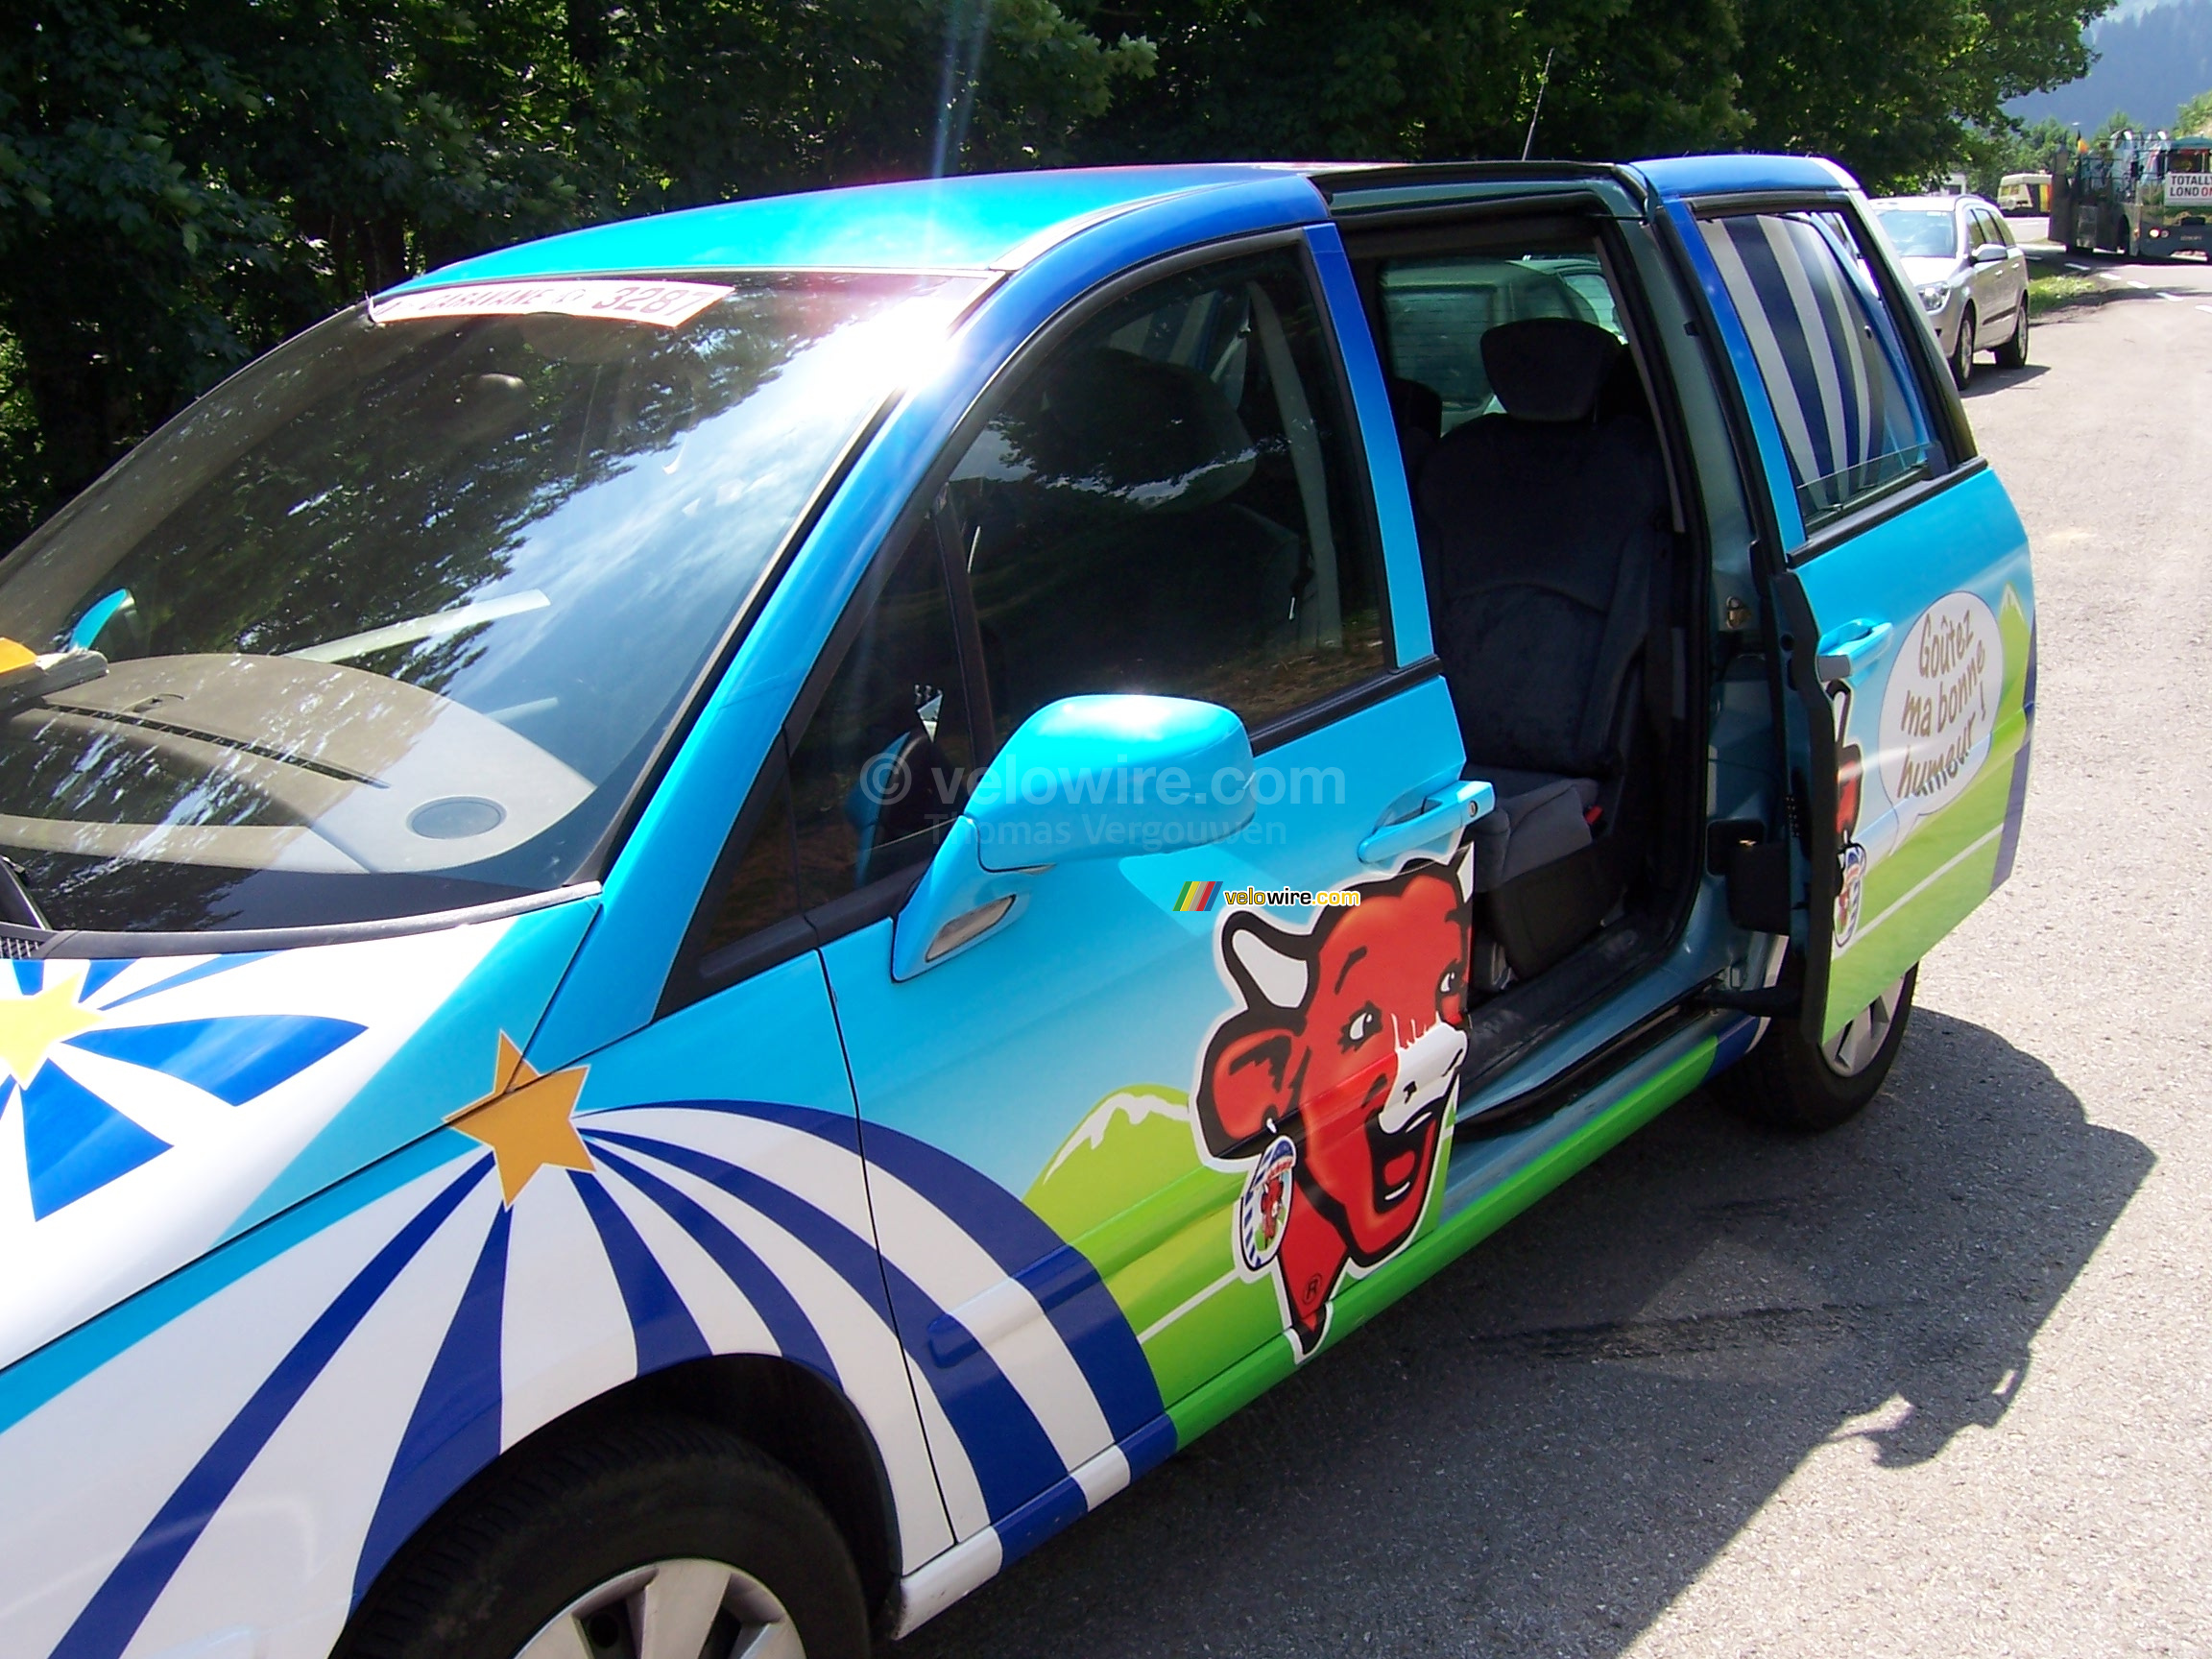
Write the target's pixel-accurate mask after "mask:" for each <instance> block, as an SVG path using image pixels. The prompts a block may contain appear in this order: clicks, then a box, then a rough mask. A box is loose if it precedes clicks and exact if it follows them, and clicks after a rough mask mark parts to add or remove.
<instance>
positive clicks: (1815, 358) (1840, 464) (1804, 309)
mask: <svg viewBox="0 0 2212 1659" xmlns="http://www.w3.org/2000/svg"><path fill="white" fill-rule="evenodd" d="M1759 224H1760V228H1761V229H1762V230H1764V231H1765V232H1766V235H1767V246H1768V247H1770V248H1772V249H1773V250H1774V260H1775V263H1776V264H1777V265H1778V266H1780V267H1781V271H1782V285H1783V287H1784V288H1785V289H1787V290H1788V291H1789V295H1790V308H1791V311H1792V312H1794V313H1795V315H1796V320H1797V334H1798V338H1799V339H1800V340H1801V341H1802V343H1803V345H1804V348H1805V355H1806V357H1807V358H1809V359H1810V360H1811V362H1812V365H1813V380H1814V384H1815V385H1816V386H1818V387H1819V389H1820V418H1821V420H1822V421H1823V422H1824V423H1825V424H1826V425H1827V428H1828V467H1827V470H1828V472H1831V473H1834V472H1840V471H1842V470H1843V469H1844V468H1846V467H1848V466H1849V465H1850V464H1851V446H1850V445H1849V443H1848V442H1846V434H1845V431H1844V425H1843V393H1842V388H1841V387H1840V386H1839V385H1838V383H1837V380H1836V347H1835V342H1834V341H1833V339H1832V338H1831V337H1830V335H1829V332H1828V324H1827V321H1826V319H1824V318H1823V317H1822V316H1821V315H1820V301H1818V300H1816V299H1815V298H1814V294H1813V280H1812V277H1811V276H1809V275H1808V274H1807V272H1806V270H1805V260H1804V255H1803V252H1802V251H1801V250H1800V248H1799V247H1798V243H1797V237H1796V235H1795V234H1794V231H1795V229H1796V227H1795V225H1794V223H1793V222H1792V221H1791V220H1787V219H1773V218H1768V217H1767V216H1765V215H1762V216H1761V218H1760V221H1759ZM1815 465H1817V463H1815Z"/></svg>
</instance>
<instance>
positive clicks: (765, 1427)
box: [336, 1354, 901, 1653]
mask: <svg viewBox="0 0 2212 1659" xmlns="http://www.w3.org/2000/svg"><path fill="white" fill-rule="evenodd" d="M639 1417H646V1418H650V1417H662V1418H666V1417H675V1418H684V1419H688V1420H691V1421H696V1422H704V1423H710V1424H713V1425H715V1426H716V1427H718V1428H722V1429H725V1430H728V1431H731V1432H733V1433H735V1434H737V1435H739V1436H741V1437H742V1438H744V1439H746V1440H747V1441H749V1442H751V1443H752V1444H753V1445H755V1446H757V1447H758V1448H759V1450H760V1451H762V1452H763V1453H765V1454H766V1455H768V1456H770V1457H773V1458H774V1459H776V1460H777V1461H778V1462H779V1463H781V1464H782V1465H783V1466H784V1467H785V1468H786V1469H788V1470H789V1471H790V1472H791V1473H792V1474H793V1475H794V1476H796V1477H797V1478H798V1479H799V1480H800V1481H801V1483H802V1484H804V1485H805V1487H806V1488H807V1489H808V1490H809V1491H810V1492H811V1493H812V1494H813V1495H814V1497H815V1499H816V1501H817V1502H819V1503H821V1505H822V1507H823V1508H824V1509H825V1510H827V1511H828V1512H829V1519H830V1520H831V1522H832V1523H834V1524H835V1526H836V1527H837V1530H838V1532H839V1533H840V1534H841V1535H842V1536H843V1538H844V1540H845V1545H846V1548H847V1550H848V1551H851V1553H852V1556H853V1562H854V1567H855V1568H856V1569H857V1571H858V1573H859V1575H860V1584H861V1589H862V1591H863V1593H864V1595H865V1596H866V1598H867V1604H868V1607H869V1609H870V1612H871V1614H872V1616H874V1617H875V1618H876V1619H877V1621H878V1623H880V1622H881V1621H883V1620H885V1619H887V1618H889V1617H890V1616H891V1615H892V1614H893V1612H895V1610H896V1606H897V1600H898V1596H897V1592H898V1587H899V1563H900V1560H901V1556H900V1529H899V1516H898V1511H897V1506H896V1503H894V1500H893V1497H892V1490H891V1482H890V1479H889V1476H888V1474H887V1473H886V1471H885V1469H884V1464H883V1458H882V1455H881V1453H880V1451H879V1450H878V1447H877V1444H876V1439H875V1436H874V1435H873V1434H871V1433H870V1432H869V1431H868V1428H867V1425H866V1424H865V1423H864V1422H863V1421H862V1419H861V1417H860V1414H859V1412H858V1411H857V1410H856V1409H855V1408H854V1405H853V1403H852V1402H851V1401H850V1400H848V1399H847V1398H846V1397H845V1395H844V1394H843V1393H842V1392H841V1391H840V1390H839V1389H838V1388H837V1387H836V1386H835V1385H834V1384H832V1383H829V1381H828V1380H827V1379H826V1378H823V1377H821V1376H818V1375H817V1374H816V1373H815V1372H813V1371H811V1370H809V1369H807V1368H806V1367H805V1366H804V1365H801V1364H799V1363H797V1362H796V1361H794V1360H790V1359H786V1358H781V1356H776V1355H767V1354H720V1355H709V1356H706V1357H704V1358H696V1359H689V1360H685V1361H682V1362H680V1363H678V1364H675V1365H670V1366H666V1367H663V1368H661V1369H660V1370H657V1371H653V1372H649V1373H647V1374H646V1375H644V1376H642V1377H637V1378H635V1379H633V1380H631V1381H630V1382H628V1383H622V1384H620V1385H618V1386H616V1387H613V1388H611V1389H608V1390H607V1391H606V1392H604V1393H602V1394H598V1395H595V1396H593V1397H592V1398H590V1399H589V1400H587V1401H584V1402H583V1403H582V1404H580V1405H578V1406H575V1407H571V1408H570V1409H569V1410H567V1411H565V1412H564V1413H563V1414H562V1415H560V1416H558V1417H555V1418H553V1419H552V1420H550V1421H549V1422H546V1423H544V1424H542V1425H541V1426H540V1427H539V1428H537V1429H535V1430H533V1431H531V1432H530V1433H529V1434H527V1435H525V1436H523V1438H522V1439H520V1440H518V1441H517V1442H516V1443H515V1444H514V1445H513V1446H510V1447H508V1448H507V1449H506V1450H505V1451H503V1452H501V1453H500V1454H499V1455H497V1456H495V1457H493V1458H492V1459H491V1460H490V1461H488V1462H486V1463H484V1464H483V1465H482V1466H480V1467H479V1468H477V1469H475V1470H474V1471H473V1472H472V1473H470V1474H469V1477H468V1479H465V1480H462V1481H461V1482H459V1483H458V1484H457V1485H455V1486H454V1488H453V1489H452V1490H451V1491H450V1492H449V1493H447V1494H446V1495H445V1498H444V1499H443V1501H442V1502H440V1503H438V1504H437V1506H436V1507H434V1508H432V1509H431V1510H430V1511H429V1512H428V1513H427V1514H426V1515H424V1516H423V1517H422V1519H421V1521H420V1522H419V1523H418V1524H417V1525H416V1526H415V1527H413V1528H412V1529H411V1530H410V1531H409V1532H408V1533H407V1534H406V1535H405V1536H404V1537H402V1538H399V1539H397V1540H395V1541H394V1542H393V1544H392V1545H391V1547H390V1549H389V1551H388V1552H387V1553H386V1554H385V1556H384V1558H383V1559H382V1560H380V1561H377V1562H375V1563H374V1564H373V1571H371V1572H370V1573H368V1574H366V1575H363V1576H362V1578H361V1579H360V1580H359V1592H358V1594H357V1595H356V1596H355V1598H354V1602H353V1606H352V1608H351V1609H350V1610H349V1618H348V1622H347V1623H348V1627H349V1629H350V1628H351V1627H352V1625H353V1623H355V1622H356V1621H357V1620H358V1618H359V1616H360V1613H361V1610H362V1608H363V1607H365V1606H367V1605H368V1604H369V1603H370V1601H371V1599H373V1597H374V1595H375V1592H376V1588H377V1586H378V1584H379V1583H381V1582H383V1581H384V1580H385V1579H387V1578H388V1577H389V1576H391V1575H393V1574H394V1573H395V1572H396V1571H397V1570H399V1569H401V1568H403V1567H404V1565H405V1563H406V1561H407V1559H408V1557H409V1555H410V1554H411V1552H412V1550H413V1548H414V1546H415V1545H416V1544H417V1543H419V1542H420V1541H421V1540H422V1539H423V1538H425V1537H427V1536H429V1535H431V1534H432V1533H434V1532H435V1531H436V1530H437V1528H438V1527H439V1525H440V1523H441V1522H442V1521H443V1520H444V1519H445V1517H447V1516H448V1515H450V1514H452V1513H453V1512H454V1511H455V1510H456V1509H458V1508H460V1507H461V1506H463V1505H465V1504H466V1503H469V1501H470V1499H471V1497H472V1496H473V1495H474V1494H475V1493H476V1492H477V1491H478V1490H479V1489H480V1488H481V1487H482V1486H483V1484H484V1483H485V1482H487V1481H490V1480H493V1479H498V1478H499V1476H500V1475H501V1474H502V1473H503V1472H504V1471H506V1470H508V1469H510V1468H512V1467H513V1466H514V1465H515V1464H516V1463H517V1461H519V1460H522V1459H527V1458H533V1457H536V1456H539V1455H543V1454H544V1453H545V1452H546V1451H547V1450H548V1449H551V1448H554V1447H557V1446H559V1445H561V1444H563V1443H565V1442H567V1441H570V1440H572V1439H574V1438H578V1437H584V1438H589V1437H591V1436H594V1435H596V1434H600V1433H604V1432H605V1431H606V1430H607V1429H608V1428H609V1427H610V1426H611V1425H612V1424H613V1423H615V1422H619V1421H627V1420H630V1419H633V1418H639ZM364 1565H368V1564H367V1563H364ZM336 1650H337V1651H338V1652H340V1653H343V1652H345V1651H346V1650H347V1646H346V1641H345V1639H344V1637H343V1636H342V1637H341V1638H340V1640H339V1642H338V1644H337V1648H336Z"/></svg>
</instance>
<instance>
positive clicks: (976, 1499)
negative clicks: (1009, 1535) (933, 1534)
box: [901, 1354, 998, 1538]
mask: <svg viewBox="0 0 2212 1659" xmlns="http://www.w3.org/2000/svg"><path fill="white" fill-rule="evenodd" d="M901 1357H902V1358H903V1359H904V1361H905V1365H906V1384H907V1386H908V1387H909V1388H911V1389H912V1390H913V1394H914V1406H915V1409H916V1410H917V1411H919V1412H920V1413H921V1417H922V1429H923V1433H924V1434H925V1436H926V1438H927V1440H928V1442H929V1444H930V1445H931V1446H932V1447H934V1448H935V1449H936V1451H937V1484H938V1486H939V1488H940V1489H941V1490H942V1491H943V1493H944V1495H945V1512H946V1514H947V1515H948V1516H950V1519H951V1522H952V1532H953V1535H954V1536H955V1537H958V1538H972V1537H974V1535H975V1534H976V1533H977V1532H978V1531H988V1530H989V1529H990V1526H991V1505H990V1504H989V1503H986V1502H985V1501H984V1498H983V1483H982V1482H981V1481H980V1480H978V1479H976V1478H975V1466H974V1464H973V1463H971V1462H970V1461H969V1460H968V1449H967V1448H966V1447H965V1446H963V1445H961V1443H960V1434H959V1431H957V1430H956V1429H954V1428H953V1427H952V1419H951V1418H950V1417H948V1416H946V1415H945V1407H944V1406H943V1405H942V1404H940V1403H939V1401H938V1399H937V1391H936V1390H935V1389H934V1388H932V1387H930V1386H929V1379H928V1378H926V1377H925V1376H923V1375H922V1367H921V1364H920V1362H919V1361H917V1360H916V1359H915V1358H914V1357H913V1356H912V1355H910V1354H902V1356H901ZM992 1536H993V1537H997V1536H998V1534H997V1533H993V1534H992Z"/></svg>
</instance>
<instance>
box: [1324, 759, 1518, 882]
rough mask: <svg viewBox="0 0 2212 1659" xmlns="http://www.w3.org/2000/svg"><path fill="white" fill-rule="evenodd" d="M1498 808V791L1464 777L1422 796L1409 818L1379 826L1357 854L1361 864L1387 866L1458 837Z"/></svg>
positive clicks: (1476, 780) (1361, 843) (1473, 779)
mask: <svg viewBox="0 0 2212 1659" xmlns="http://www.w3.org/2000/svg"><path fill="white" fill-rule="evenodd" d="M1495 805H1498V791H1497V790H1496V789H1495V788H1493V787H1492V786H1491V785H1490V784H1488V783H1485V782H1483V781H1480V780H1479V779H1475V778H1462V779H1459V780H1458V781H1455V782H1454V783H1453V784H1451V785H1450V786H1449V787H1447V788H1443V789H1439V790H1437V791H1435V792H1434V793H1433V794H1431V795H1428V796H1425V797H1423V799H1422V802H1421V809H1420V810H1419V811H1418V812H1416V813H1414V814H1413V815H1412V816H1411V817H1410V818H1401V819H1399V820H1397V821H1396V822H1395V823H1390V824H1379V825H1377V826H1376V827H1375V831H1374V833H1373V834H1371V835H1369V836H1368V837H1367V838H1366V839H1365V840H1364V841H1362V842H1360V843H1359V845H1358V849H1357V852H1358V856H1359V862H1360V863H1362V864H1378V865H1380V864H1388V863H1390V862H1391V861H1392V860H1393V859H1395V858H1396V857H1397V856H1398V855H1399V854H1401V853H1410V852H1412V851H1413V849H1414V848H1416V847H1426V846H1428V845H1429V844H1430V843H1431V842H1433V841H1441V840H1443V839H1445V838H1446V837H1447V836H1451V835H1456V834H1458V833H1459V831H1460V830H1462V829H1466V828H1467V826H1468V825H1470V824H1472V823H1474V822H1475V820H1476V819H1478V818H1479V817H1481V816H1482V815H1483V814H1485V813H1486V812H1488V811H1489V810H1490V809H1491V808H1492V807H1493V806H1495Z"/></svg>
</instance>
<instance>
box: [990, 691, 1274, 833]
mask: <svg viewBox="0 0 2212 1659" xmlns="http://www.w3.org/2000/svg"><path fill="white" fill-rule="evenodd" d="M1251 785H1252V740H1251V739H1250V738H1249V737H1247V736H1246V735H1245V734H1244V723H1243V722H1242V721H1241V720H1239V719H1238V718H1237V716H1236V715H1234V714H1232V713H1230V712H1229V710H1228V709H1222V708H1219V707H1217V706H1215V705H1214V704H1212V703H1193V702H1190V700H1188V699H1186V698H1182V697H1141V696H1134V695H1131V696H1109V697H1069V698H1065V699H1063V700H1062V701H1060V702H1058V703H1053V704H1050V705H1048V706H1047V707H1046V708H1043V709H1039V710H1038V711H1037V712H1036V713H1034V714H1032V715H1031V716H1030V717H1029V718H1028V719H1027V720H1025V721H1024V722H1022V728H1021V730H1020V731H1018V732H1016V733H1014V735H1013V736H1012V737H1011V738H1009V739H1007V743H1006V747H1005V748H1003V749H1001V750H999V752H998V758H997V759H995V760H993V761H992V762H991V765H990V767H989V768H988V769H987V770H986V771H985V772H984V774H983V776H982V777H981V778H980V779H979V780H978V781H976V784H975V792H974V795H973V796H971V797H970V798H969V802H968V811H967V815H968V816H969V817H970V818H971V819H973V820H974V824H975V829H976V839H977V852H978V854H979V858H980V861H981V863H982V866H983V868H984V869H986V870H1020V869H1023V868H1025V867H1027V866H1030V865H1034V864H1064V863H1067V862H1069V861H1070V860H1071V859H1079V858H1126V857H1128V856H1129V855H1130V854H1135V853H1163V852H1166V851H1168V850H1169V849H1171V848H1175V847H1199V846H1204V845H1205V844H1206V843H1207V842H1209V841H1218V840H1221V839H1222V838H1223V837H1224V836H1228V835H1234V834H1235V833H1237V831H1238V830H1239V829H1243V828H1244V826H1245V825H1247V824H1249V823H1250V822H1251V821H1252V789H1251Z"/></svg>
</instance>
